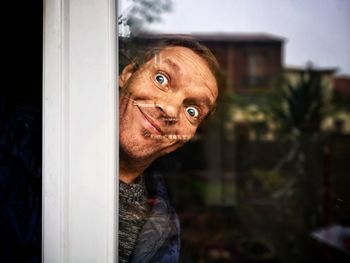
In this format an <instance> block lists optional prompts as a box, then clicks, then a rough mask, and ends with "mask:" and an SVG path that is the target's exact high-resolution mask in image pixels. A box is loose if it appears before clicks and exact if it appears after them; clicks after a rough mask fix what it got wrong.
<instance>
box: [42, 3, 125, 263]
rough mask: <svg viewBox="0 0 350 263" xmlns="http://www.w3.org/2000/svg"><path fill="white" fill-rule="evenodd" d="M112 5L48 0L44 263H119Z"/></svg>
mask: <svg viewBox="0 0 350 263" xmlns="http://www.w3.org/2000/svg"><path fill="white" fill-rule="evenodd" d="M116 23H117V21H116V9H115V1H114V0H85V1H84V0H45V1H44V51H43V52H44V73H43V86H44V96H43V100H44V116H43V126H44V131H43V262H62V263H63V262H64V263H67V262H116V259H117V211H118V210H117V197H118V194H117V167H118V147H117V145H118V144H117V141H118V139H117V138H118V134H117V133H118V129H117V127H118V118H117V116H118V112H117V105H116V104H117V91H118V90H117V67H116V61H117V49H116V43H117V31H116V30H117V29H116Z"/></svg>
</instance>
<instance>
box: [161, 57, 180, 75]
mask: <svg viewBox="0 0 350 263" xmlns="http://www.w3.org/2000/svg"><path fill="white" fill-rule="evenodd" d="M162 63H165V64H168V65H169V66H170V67H171V68H172V69H173V70H174V71H176V72H180V71H181V68H180V66H179V65H178V64H176V63H175V62H174V61H172V60H171V59H169V58H166V59H164V60H163V61H162Z"/></svg>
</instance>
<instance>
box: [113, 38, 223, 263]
mask: <svg viewBox="0 0 350 263" xmlns="http://www.w3.org/2000/svg"><path fill="white" fill-rule="evenodd" d="M217 72H218V66H217V62H216V59H215V58H214V56H213V55H212V54H211V53H210V51H209V50H208V49H207V48H206V47H204V46H202V45H200V44H199V43H197V42H195V41H194V40H192V39H167V40H164V41H163V42H161V43H160V44H158V45H157V46H156V47H154V46H153V48H152V49H151V50H148V51H147V52H145V54H143V55H142V56H141V57H137V58H135V59H134V61H133V63H131V64H129V65H127V66H126V67H125V68H124V69H123V71H122V72H121V74H120V77H119V86H120V106H119V111H120V119H119V122H120V138H119V140H120V170H119V171H120V173H119V174H120V211H119V220H120V222H119V262H177V261H178V258H179V247H180V244H179V223H178V219H177V216H176V213H175V212H174V210H173V208H172V207H171V206H170V205H169V202H168V200H167V195H166V189H165V187H164V185H163V183H162V179H161V177H160V176H159V175H148V174H147V173H146V172H145V170H146V168H147V167H148V166H149V165H150V164H151V163H152V162H153V161H154V160H155V159H157V158H159V157H160V156H163V155H165V154H168V153H170V152H172V151H174V150H176V149H178V148H179V147H181V146H182V145H183V144H184V143H185V142H186V141H188V140H190V139H191V138H192V137H193V136H194V134H195V132H196V129H197V128H198V126H199V125H200V123H201V122H202V121H203V120H204V119H205V117H206V116H207V115H208V114H209V113H210V112H211V111H212V109H213V107H214V105H215V101H216V99H217V96H218V84H217V79H216V76H217Z"/></svg>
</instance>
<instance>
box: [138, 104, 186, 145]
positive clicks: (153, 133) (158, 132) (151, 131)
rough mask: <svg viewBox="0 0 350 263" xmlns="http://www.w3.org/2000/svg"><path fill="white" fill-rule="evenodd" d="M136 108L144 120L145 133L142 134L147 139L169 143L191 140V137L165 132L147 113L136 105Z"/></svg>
mask: <svg viewBox="0 0 350 263" xmlns="http://www.w3.org/2000/svg"><path fill="white" fill-rule="evenodd" d="M137 108H138V109H139V110H140V112H141V114H142V116H143V118H144V120H145V126H146V127H145V128H146V130H147V132H145V133H144V136H145V137H149V138H152V139H156V140H164V139H166V140H170V141H188V140H190V139H191V138H192V136H191V135H181V134H170V133H167V132H165V131H164V130H163V129H162V128H161V125H160V124H159V123H158V121H156V120H154V119H153V118H152V117H151V116H149V114H147V112H145V111H143V110H142V107H139V105H137Z"/></svg>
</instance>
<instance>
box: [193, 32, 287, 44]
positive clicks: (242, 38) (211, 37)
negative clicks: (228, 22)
mask: <svg viewBox="0 0 350 263" xmlns="http://www.w3.org/2000/svg"><path fill="white" fill-rule="evenodd" d="M193 36H194V37H195V38H197V39H198V40H202V41H217V42H221V41H224V42H279V43H280V42H284V41H285V38H282V37H280V36H275V35H271V34H267V33H212V34H208V33H205V34H204V33H203V34H201V33H194V34H193Z"/></svg>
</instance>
